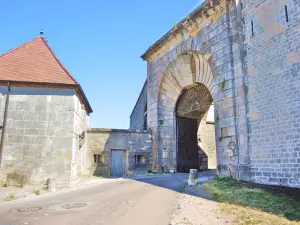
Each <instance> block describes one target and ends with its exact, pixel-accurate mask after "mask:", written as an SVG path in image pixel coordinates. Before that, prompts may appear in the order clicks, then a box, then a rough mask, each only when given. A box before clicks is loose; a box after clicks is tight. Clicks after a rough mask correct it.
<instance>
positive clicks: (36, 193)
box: [32, 189, 41, 195]
mask: <svg viewBox="0 0 300 225" xmlns="http://www.w3.org/2000/svg"><path fill="white" fill-rule="evenodd" d="M32 193H33V194H35V195H40V194H41V192H40V190H37V189H34V190H33V191H32Z"/></svg>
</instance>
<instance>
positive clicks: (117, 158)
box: [111, 150, 125, 177]
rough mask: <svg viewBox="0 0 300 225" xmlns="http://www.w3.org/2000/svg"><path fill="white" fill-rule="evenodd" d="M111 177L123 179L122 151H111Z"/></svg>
mask: <svg viewBox="0 0 300 225" xmlns="http://www.w3.org/2000/svg"><path fill="white" fill-rule="evenodd" d="M111 161H112V162H111V176H112V177H123V175H124V167H125V164H124V151H119V150H112V151H111Z"/></svg>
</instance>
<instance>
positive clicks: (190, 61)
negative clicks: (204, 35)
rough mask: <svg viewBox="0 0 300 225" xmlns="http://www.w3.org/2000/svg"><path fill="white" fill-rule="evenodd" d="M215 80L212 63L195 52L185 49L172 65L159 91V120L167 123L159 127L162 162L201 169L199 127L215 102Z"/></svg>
mask: <svg viewBox="0 0 300 225" xmlns="http://www.w3.org/2000/svg"><path fill="white" fill-rule="evenodd" d="M213 80H214V79H213V76H212V72H211V69H210V66H209V64H208V63H207V61H206V60H205V59H204V57H203V56H201V55H200V54H197V53H195V52H185V53H183V54H181V55H179V56H178V57H177V58H176V60H174V61H172V62H171V63H170V64H169V65H168V67H167V69H166V71H165V73H164V75H163V77H162V80H161V83H160V87H159V92H158V105H159V107H158V120H159V121H160V122H159V125H160V126H161V127H163V130H162V129H159V137H160V138H159V145H160V146H161V147H162V153H161V154H162V155H161V162H158V164H162V165H163V167H164V168H165V167H167V168H170V169H172V170H173V169H175V170H176V171H178V172H188V171H189V169H192V168H197V169H200V165H201V162H200V161H199V151H200V150H201V149H199V148H200V146H199V145H198V141H199V138H198V129H199V125H200V123H201V120H202V119H203V117H204V116H205V115H206V117H207V112H208V110H209V108H210V107H211V105H212V103H213V97H212V94H211V93H212V91H213ZM206 117H205V119H206ZM200 132H201V131H200ZM212 138H213V139H214V135H213V137H212ZM213 141H215V140H213ZM214 146H215V143H214ZM205 150H206V149H205ZM205 150H204V152H205ZM214 151H215V147H214ZM171 152H172V153H171ZM170 159H172V161H171V160H170ZM209 160H216V159H209ZM158 161H159V159H158Z"/></svg>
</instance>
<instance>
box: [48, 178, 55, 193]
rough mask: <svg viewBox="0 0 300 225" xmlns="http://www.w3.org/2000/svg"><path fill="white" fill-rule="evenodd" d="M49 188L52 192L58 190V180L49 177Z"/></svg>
mask: <svg viewBox="0 0 300 225" xmlns="http://www.w3.org/2000/svg"><path fill="white" fill-rule="evenodd" d="M47 189H48V191H50V192H55V191H56V182H55V179H54V178H49V179H48V180H47Z"/></svg>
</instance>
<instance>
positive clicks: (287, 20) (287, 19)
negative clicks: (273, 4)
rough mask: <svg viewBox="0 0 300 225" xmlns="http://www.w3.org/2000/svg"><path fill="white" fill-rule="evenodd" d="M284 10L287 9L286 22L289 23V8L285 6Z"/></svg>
mask: <svg viewBox="0 0 300 225" xmlns="http://www.w3.org/2000/svg"><path fill="white" fill-rule="evenodd" d="M284 8H285V18H286V22H289V14H288V7H287V5H285V6H284Z"/></svg>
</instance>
